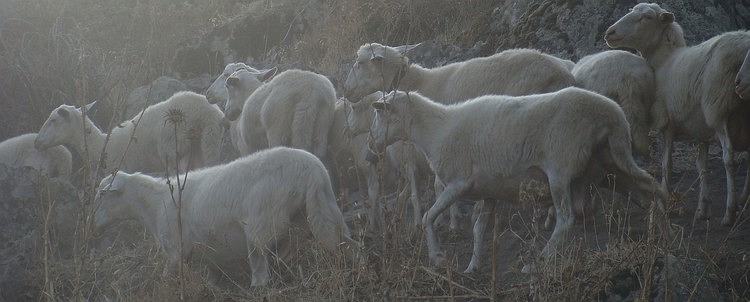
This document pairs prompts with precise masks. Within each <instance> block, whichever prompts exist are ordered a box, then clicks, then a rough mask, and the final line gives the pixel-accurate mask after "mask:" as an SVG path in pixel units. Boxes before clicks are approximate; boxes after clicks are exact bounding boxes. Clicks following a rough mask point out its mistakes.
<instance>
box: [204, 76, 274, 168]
mask: <svg viewBox="0 0 750 302" xmlns="http://www.w3.org/2000/svg"><path fill="white" fill-rule="evenodd" d="M230 65H231V64H230ZM245 66H246V67H244V68H238V69H237V70H236V71H235V72H233V73H232V74H231V75H229V77H227V78H226V80H225V81H224V84H223V85H224V86H222V87H223V90H224V91H225V95H226V97H225V98H224V100H226V101H227V103H225V107H224V111H225V113H226V112H232V114H236V113H239V112H240V111H241V110H242V106H243V105H244V102H245V100H247V98H248V97H249V96H250V95H251V94H252V93H253V92H254V91H255V90H256V89H258V87H260V86H261V85H263V83H264V82H266V81H268V80H269V79H271V78H272V77H273V76H274V75H276V68H272V69H268V70H264V71H258V70H256V69H254V68H252V67H249V66H247V65H245ZM227 68H229V66H228V67H227ZM217 80H218V79H217ZM212 87H213V85H212ZM211 91H212V90H211V88H209V92H211ZM214 95H216V94H214ZM229 100H231V101H229ZM215 101H216V100H215V99H214V101H213V102H215ZM254 112H256V113H259V111H254ZM256 117H257V116H256ZM240 130H241V128H240V127H239V124H238V122H237V120H236V119H235V120H232V121H230V122H229V136H230V139H231V140H232V145H234V147H235V149H236V150H237V152H239V153H240V154H244V155H246V154H250V153H252V152H253V151H256V150H260V149H263V148H265V147H267V146H268V141H267V139H266V137H265V132H264V131H262V129H260V128H254V130H255V131H253V133H256V134H255V135H246V136H247V137H248V138H249V139H248V141H251V142H252V144H251V145H250V147H248V145H247V144H246V143H245V140H243V139H242V137H241V133H240ZM248 133H249V132H248Z"/></svg>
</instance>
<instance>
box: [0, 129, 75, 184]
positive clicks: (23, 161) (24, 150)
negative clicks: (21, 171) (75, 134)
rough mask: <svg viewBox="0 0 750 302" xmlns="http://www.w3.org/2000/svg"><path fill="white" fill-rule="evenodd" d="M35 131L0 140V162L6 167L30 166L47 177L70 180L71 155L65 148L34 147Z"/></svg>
mask: <svg viewBox="0 0 750 302" xmlns="http://www.w3.org/2000/svg"><path fill="white" fill-rule="evenodd" d="M36 137H37V134H36V133H27V134H23V135H20V136H16V137H12V138H9V139H7V140H4V141H2V142H0V164H3V165H6V166H8V167H14V168H20V167H31V168H33V169H36V170H37V171H39V172H40V173H41V174H42V175H45V176H47V177H49V178H57V179H59V180H61V181H66V182H69V181H70V174H71V172H72V170H73V168H72V165H73V157H72V155H71V154H70V151H68V149H67V148H65V147H63V146H56V147H53V148H48V149H46V150H37V149H36V148H34V140H35V139H36Z"/></svg>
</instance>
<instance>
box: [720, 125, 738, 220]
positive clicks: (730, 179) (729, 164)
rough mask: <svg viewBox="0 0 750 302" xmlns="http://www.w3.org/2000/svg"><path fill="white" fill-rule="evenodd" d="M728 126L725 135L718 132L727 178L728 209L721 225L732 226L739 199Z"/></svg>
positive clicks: (724, 130)
mask: <svg viewBox="0 0 750 302" xmlns="http://www.w3.org/2000/svg"><path fill="white" fill-rule="evenodd" d="M726 128H727V125H726V123H725V124H724V127H723V129H722V130H723V133H720V132H717V133H716V136H717V137H718V138H719V142H720V143H721V150H722V154H721V155H722V159H723V160H724V171H725V172H726V178H727V207H726V211H725V212H724V218H722V219H721V225H723V226H730V225H732V224H733V223H734V220H735V217H736V213H735V212H736V210H737V198H736V194H735V192H734V156H733V155H734V148H733V146H732V142H731V141H730V139H729V135H727V133H729V132H728V131H727V129H726Z"/></svg>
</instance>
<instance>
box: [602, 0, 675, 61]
mask: <svg viewBox="0 0 750 302" xmlns="http://www.w3.org/2000/svg"><path fill="white" fill-rule="evenodd" d="M674 20H675V16H674V14H673V13H671V12H668V11H666V10H664V9H663V8H661V7H660V6H659V5H658V4H655V3H639V4H637V5H636V6H634V7H633V8H632V9H631V10H630V12H629V13H627V14H625V16H623V17H622V18H620V20H617V22H615V23H614V24H612V26H610V27H609V28H608V29H607V31H606V33H605V35H604V40H605V41H606V42H607V45H608V46H609V47H612V48H615V47H628V48H633V49H636V50H638V51H639V52H641V53H642V54H643V53H644V52H648V51H650V50H652V48H654V47H656V46H657V45H658V44H659V43H660V41H661V39H662V34H663V32H664V29H665V28H666V27H667V26H671V25H672V23H674Z"/></svg>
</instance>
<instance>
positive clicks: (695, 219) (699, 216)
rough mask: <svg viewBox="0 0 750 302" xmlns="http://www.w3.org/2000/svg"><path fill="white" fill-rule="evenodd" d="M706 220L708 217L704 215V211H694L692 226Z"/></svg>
mask: <svg viewBox="0 0 750 302" xmlns="http://www.w3.org/2000/svg"><path fill="white" fill-rule="evenodd" d="M704 220H708V215H706V211H705V210H702V209H700V208H699V209H697V210H695V216H694V217H693V224H696V223H698V222H699V221H704Z"/></svg>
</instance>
